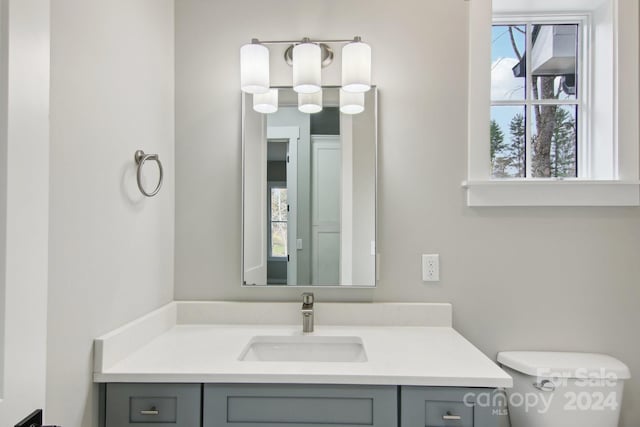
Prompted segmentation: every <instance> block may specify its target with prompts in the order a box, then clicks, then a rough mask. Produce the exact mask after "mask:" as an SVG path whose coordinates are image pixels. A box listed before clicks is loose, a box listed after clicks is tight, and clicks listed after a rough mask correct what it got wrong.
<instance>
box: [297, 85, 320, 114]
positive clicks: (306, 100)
mask: <svg viewBox="0 0 640 427" xmlns="http://www.w3.org/2000/svg"><path fill="white" fill-rule="evenodd" d="M298 110H300V111H302V112H303V113H307V114H313V113H319V112H320V111H322V90H320V91H318V92H316V93H299V94H298Z"/></svg>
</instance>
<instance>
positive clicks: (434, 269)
mask: <svg viewBox="0 0 640 427" xmlns="http://www.w3.org/2000/svg"><path fill="white" fill-rule="evenodd" d="M422 280H423V281H424V282H439V281H440V255H438V254H430V255H426V254H423V255H422Z"/></svg>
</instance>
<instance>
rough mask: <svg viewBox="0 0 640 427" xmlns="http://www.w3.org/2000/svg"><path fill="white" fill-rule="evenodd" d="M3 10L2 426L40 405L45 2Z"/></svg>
mask: <svg viewBox="0 0 640 427" xmlns="http://www.w3.org/2000/svg"><path fill="white" fill-rule="evenodd" d="M0 8H1V10H2V12H1V13H0V15H1V18H2V24H1V25H0V28H1V30H2V35H1V36H0V39H1V43H0V45H1V48H0V64H1V65H0V67H1V71H0V102H1V103H2V105H1V106H0V176H1V177H0V230H1V231H0V328H1V329H2V330H1V331H0V425H2V426H12V425H15V423H17V422H18V421H20V420H21V419H22V418H24V417H25V416H27V415H28V414H29V413H31V412H32V411H33V410H35V409H37V408H42V407H43V406H44V403H45V367H46V361H45V357H46V341H47V336H46V333H47V332H46V331H47V262H48V259H47V241H48V218H49V217H48V212H49V188H48V185H47V182H48V178H49V0H2V1H1V2H0ZM3 335H4V336H3ZM3 359H4V360H3Z"/></svg>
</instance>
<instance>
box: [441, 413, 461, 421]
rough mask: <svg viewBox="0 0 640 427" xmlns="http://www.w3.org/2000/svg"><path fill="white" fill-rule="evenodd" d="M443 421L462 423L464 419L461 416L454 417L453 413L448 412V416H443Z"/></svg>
mask: <svg viewBox="0 0 640 427" xmlns="http://www.w3.org/2000/svg"><path fill="white" fill-rule="evenodd" d="M442 419H443V420H445V421H460V420H461V419H462V417H461V416H460V415H453V414H452V413H451V412H447V415H443V416H442Z"/></svg>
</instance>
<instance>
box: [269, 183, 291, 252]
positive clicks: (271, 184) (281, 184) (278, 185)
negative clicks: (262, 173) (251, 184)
mask: <svg viewBox="0 0 640 427" xmlns="http://www.w3.org/2000/svg"><path fill="white" fill-rule="evenodd" d="M274 188H284V189H285V190H286V189H287V183H286V182H285V181H269V182H267V194H268V196H267V261H281V262H284V261H288V260H289V257H288V256H289V250H290V248H289V246H288V244H287V255H285V256H274V255H273V251H272V249H273V247H272V245H271V242H272V238H271V235H272V228H271V223H272V222H286V223H287V233H288V232H289V217H288V214H287V221H272V220H271V218H272V216H271V192H272V190H273V189H274ZM288 237H289V236H288V234H287V239H288ZM287 243H288V242H287Z"/></svg>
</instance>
